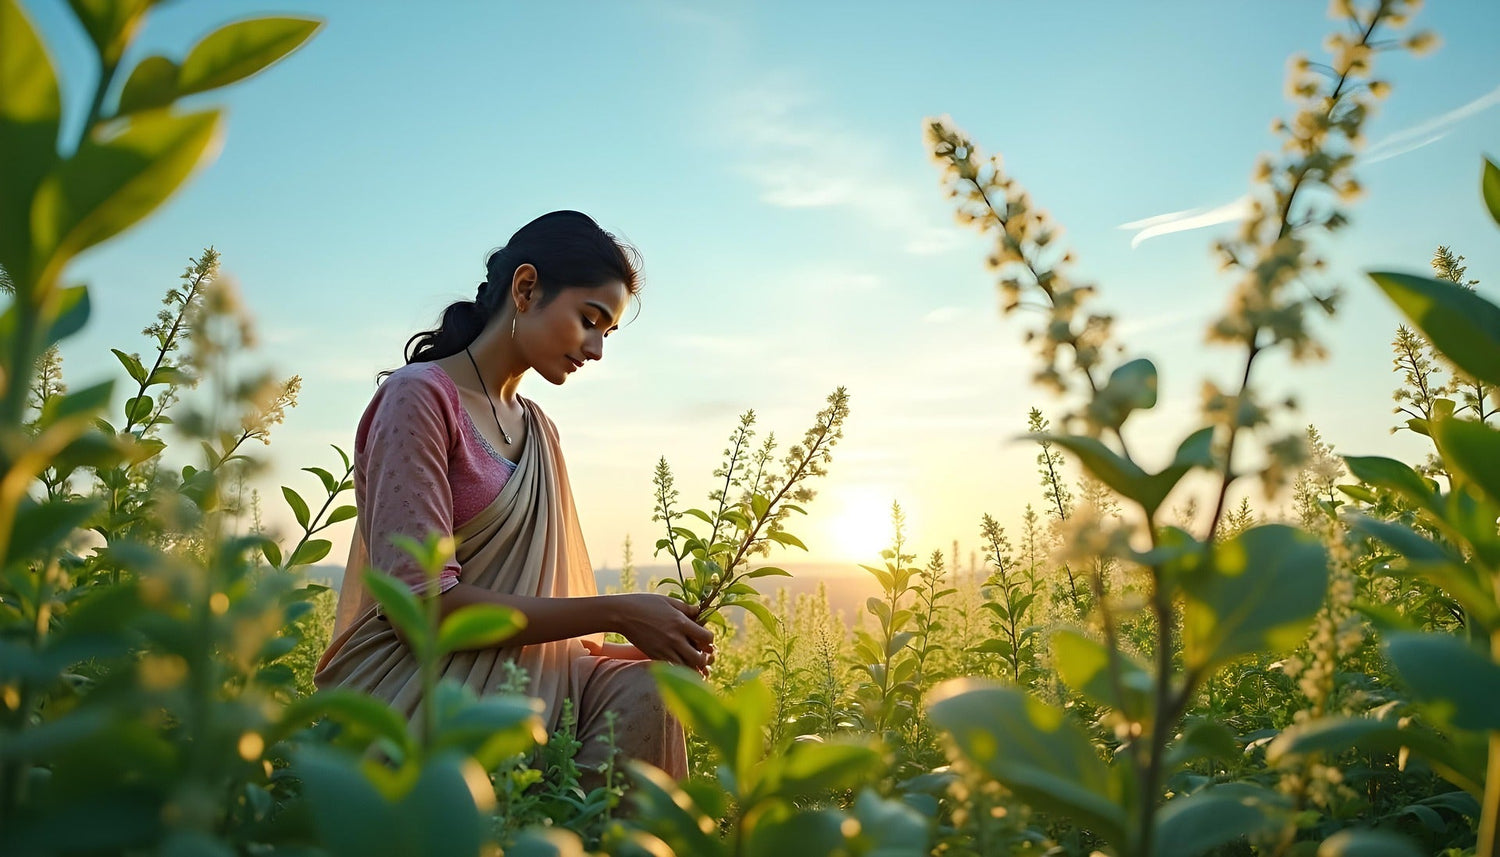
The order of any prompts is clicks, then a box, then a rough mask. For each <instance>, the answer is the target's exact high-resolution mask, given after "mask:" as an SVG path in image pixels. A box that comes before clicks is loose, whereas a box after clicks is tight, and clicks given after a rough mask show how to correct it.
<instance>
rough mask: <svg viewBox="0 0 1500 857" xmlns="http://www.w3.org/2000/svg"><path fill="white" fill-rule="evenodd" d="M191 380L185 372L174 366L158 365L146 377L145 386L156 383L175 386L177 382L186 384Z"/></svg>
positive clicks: (151, 385) (152, 385)
mask: <svg viewBox="0 0 1500 857" xmlns="http://www.w3.org/2000/svg"><path fill="white" fill-rule="evenodd" d="M191 381H192V379H191V378H190V377H188V375H187V373H185V372H183V371H182V370H181V369H178V368H177V367H176V366H158V367H156V368H155V369H153V370H152V371H151V377H150V378H147V379H146V386H147V387H154V386H156V385H157V384H167V385H170V386H176V385H178V384H188V383H191Z"/></svg>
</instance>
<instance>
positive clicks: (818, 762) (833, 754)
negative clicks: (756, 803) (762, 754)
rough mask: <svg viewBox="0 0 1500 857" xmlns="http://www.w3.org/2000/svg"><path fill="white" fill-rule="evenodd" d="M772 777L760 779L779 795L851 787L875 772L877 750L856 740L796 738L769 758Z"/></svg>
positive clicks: (797, 795) (765, 787)
mask: <svg viewBox="0 0 1500 857" xmlns="http://www.w3.org/2000/svg"><path fill="white" fill-rule="evenodd" d="M772 764H773V765H774V768H775V771H776V773H775V775H774V777H773V776H771V775H768V776H767V777H766V779H765V780H763V781H762V786H763V792H762V794H761V795H760V796H761V797H763V796H765V795H764V790H772V789H774V791H775V794H776V795H777V796H778V797H781V798H783V799H791V798H802V797H813V796H815V795H817V794H819V793H821V792H823V791H825V790H827V789H853V788H856V787H858V786H860V785H864V784H867V783H868V782H869V781H870V780H871V779H872V778H874V777H875V776H876V775H877V774H878V773H879V768H880V764H881V759H880V754H879V753H877V752H876V751H875V750H874V749H872V748H870V747H868V746H865V745H864V744H857V743H843V742H828V743H823V742H816V741H811V742H799V743H797V744H794V745H793V746H792V748H791V749H790V750H788V751H787V753H786V755H784V756H781V757H778V758H776V759H774V760H773V761H772Z"/></svg>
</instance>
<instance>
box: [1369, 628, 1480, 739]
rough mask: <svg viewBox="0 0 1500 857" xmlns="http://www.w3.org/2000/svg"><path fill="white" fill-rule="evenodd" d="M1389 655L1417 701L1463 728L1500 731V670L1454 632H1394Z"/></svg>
mask: <svg viewBox="0 0 1500 857" xmlns="http://www.w3.org/2000/svg"><path fill="white" fill-rule="evenodd" d="M1385 650H1386V655H1387V656H1389V657H1390V659H1391V663H1393V664H1394V665H1395V666H1396V671H1397V672H1398V673H1400V675H1401V678H1402V679H1403V680H1404V681H1405V682H1406V683H1407V684H1408V685H1409V686H1410V687H1411V689H1412V692H1413V693H1415V694H1416V695H1417V698H1419V699H1421V700H1422V701H1423V702H1426V703H1427V704H1428V706H1429V708H1431V709H1432V710H1433V711H1434V713H1435V714H1436V715H1437V716H1438V717H1439V718H1440V719H1441V720H1443V721H1445V722H1448V723H1452V724H1453V725H1454V726H1456V727H1458V728H1459V729H1473V730H1479V731H1483V730H1492V729H1495V730H1500V666H1497V665H1496V664H1495V662H1494V661H1492V660H1490V659H1489V657H1487V656H1486V655H1484V654H1481V653H1479V652H1477V651H1475V650H1474V648H1473V647H1471V646H1470V645H1468V644H1467V643H1465V642H1464V641H1463V640H1460V639H1459V638H1457V637H1455V636H1453V635H1451V634H1392V635H1391V636H1390V637H1389V638H1388V639H1387V640H1386V644H1385Z"/></svg>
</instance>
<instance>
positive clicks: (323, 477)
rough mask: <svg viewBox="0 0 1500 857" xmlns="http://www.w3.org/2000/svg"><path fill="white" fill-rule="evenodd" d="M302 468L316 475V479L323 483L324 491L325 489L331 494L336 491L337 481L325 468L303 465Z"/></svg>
mask: <svg viewBox="0 0 1500 857" xmlns="http://www.w3.org/2000/svg"><path fill="white" fill-rule="evenodd" d="M302 469H303V470H305V471H307V472H308V473H311V474H312V475H314V476H316V477H318V481H319V482H322V483H323V490H324V491H327V492H328V493H329V494H333V493H335V492H337V491H338V488H339V481H338V480H337V479H335V478H333V474H332V473H329V472H328V471H327V470H324V469H323V468H321V467H304V468H302Z"/></svg>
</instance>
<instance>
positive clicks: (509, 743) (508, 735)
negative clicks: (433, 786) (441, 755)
mask: <svg viewBox="0 0 1500 857" xmlns="http://www.w3.org/2000/svg"><path fill="white" fill-rule="evenodd" d="M434 695H435V697H436V698H437V700H438V701H437V703H436V704H437V705H438V707H439V710H438V718H437V723H438V729H437V731H438V737H437V740H436V742H435V743H434V745H433V746H432V747H430V748H428V749H429V752H436V751H438V750H440V749H450V750H456V751H460V752H462V753H464V754H465V755H469V756H473V757H474V758H475V759H477V760H479V762H480V763H481V764H482V765H484V766H485V767H486V768H490V767H494V766H495V765H498V764H500V762H502V761H504V760H505V759H507V758H509V757H511V756H515V755H516V754H518V753H524V752H528V751H530V750H531V749H532V748H533V747H535V746H536V745H537V744H540V743H543V742H545V741H546V740H547V729H546V727H545V726H544V725H543V723H542V703H541V700H538V699H532V698H531V697H529V696H523V695H521V694H519V693H497V694H488V695H486V696H483V697H477V696H475V695H474V692H473V691H471V690H469V689H468V688H467V687H464V686H463V685H461V684H458V683H457V682H456V681H454V680H452V679H444V680H442V681H440V682H439V683H438V689H437V692H436V693H435V694H434Z"/></svg>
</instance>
